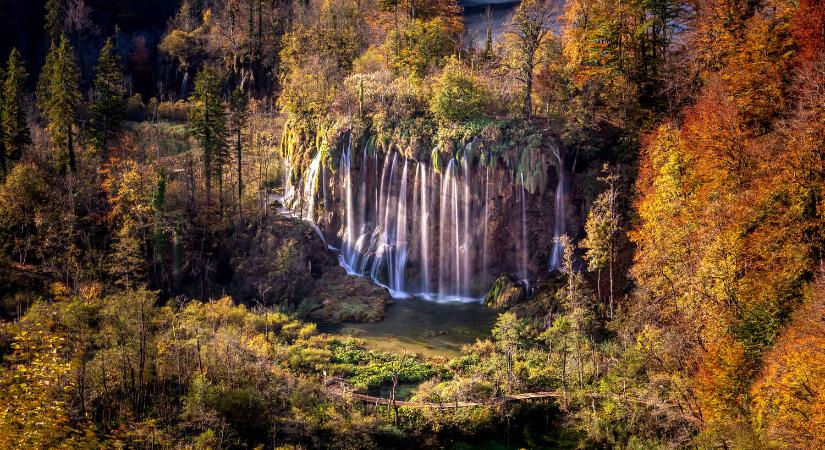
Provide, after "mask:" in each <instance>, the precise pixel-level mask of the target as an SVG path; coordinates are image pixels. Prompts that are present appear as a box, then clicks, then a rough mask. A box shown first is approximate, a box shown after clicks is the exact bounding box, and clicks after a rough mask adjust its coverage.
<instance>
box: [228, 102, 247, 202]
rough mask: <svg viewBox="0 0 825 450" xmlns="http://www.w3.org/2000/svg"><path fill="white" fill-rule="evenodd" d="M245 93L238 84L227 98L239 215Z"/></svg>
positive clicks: (245, 120) (245, 113) (244, 125)
mask: <svg viewBox="0 0 825 450" xmlns="http://www.w3.org/2000/svg"><path fill="white" fill-rule="evenodd" d="M248 107H249V105H248V101H247V97H246V95H244V93H243V90H242V89H241V87H240V86H238V87H237V88H235V90H234V91H232V95H231V96H230V98H229V127H230V131H231V133H232V135H233V136H234V138H235V161H236V164H237V169H238V216H239V217H240V216H241V197H242V196H243V177H242V167H243V166H242V161H243V158H242V157H243V131H244V128H246V124H247V121H248V120H249V109H248Z"/></svg>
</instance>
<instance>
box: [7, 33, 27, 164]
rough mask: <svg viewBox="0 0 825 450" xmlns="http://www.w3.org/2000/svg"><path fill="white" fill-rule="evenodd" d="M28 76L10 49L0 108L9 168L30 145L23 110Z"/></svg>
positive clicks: (14, 50) (14, 51)
mask: <svg viewBox="0 0 825 450" xmlns="http://www.w3.org/2000/svg"><path fill="white" fill-rule="evenodd" d="M28 76H29V74H28V73H27V72H26V68H25V66H24V64H23V58H22V57H21V56H20V52H19V51H18V50H17V49H16V48H14V49H12V51H11V53H10V54H9V61H8V65H7V67H6V74H5V77H4V78H3V95H2V106H0V123H2V128H3V130H2V136H3V137H2V139H3V147H4V148H5V155H4V157H5V160H6V164H7V165H8V166H9V167H10V166H11V162H14V161H16V160H18V159H20V157H21V156H23V149H24V148H25V147H26V146H27V145H29V144H31V135H30V134H29V126H28V123H26V112H25V111H24V109H23V96H24V95H25V89H26V79H27V78H28Z"/></svg>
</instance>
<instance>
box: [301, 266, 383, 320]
mask: <svg viewBox="0 0 825 450" xmlns="http://www.w3.org/2000/svg"><path fill="white" fill-rule="evenodd" d="M389 302H390V296H389V293H387V290H386V289H384V288H382V287H380V286H376V285H374V284H372V283H370V281H369V280H367V279H364V278H359V277H353V276H349V275H347V273H346V271H345V270H344V269H342V268H340V267H334V268H330V269H329V270H327V271H326V272H324V274H323V276H321V278H319V279H318V280H316V281H315V286H314V288H313V290H312V292H311V293H310V294H309V295H307V296H306V298H304V300H303V301H302V302H301V304H300V305H299V306H298V310H297V314H298V316H299V317H303V318H306V319H311V320H316V321H319V322H327V323H339V322H379V321H381V320H382V319H383V318H384V311H385V310H386V307H387V304H388V303H389Z"/></svg>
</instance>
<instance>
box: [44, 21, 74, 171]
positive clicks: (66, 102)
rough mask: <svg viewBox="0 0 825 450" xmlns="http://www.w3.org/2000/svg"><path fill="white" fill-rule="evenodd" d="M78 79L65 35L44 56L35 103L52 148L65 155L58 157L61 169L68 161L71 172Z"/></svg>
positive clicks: (71, 49) (70, 48)
mask: <svg viewBox="0 0 825 450" xmlns="http://www.w3.org/2000/svg"><path fill="white" fill-rule="evenodd" d="M79 76H80V75H79V71H78V68H77V62H76V61H75V57H74V49H73V48H72V46H71V44H69V40H68V39H67V38H66V36H60V40H59V41H57V42H56V43H53V44H52V48H51V50H50V51H49V54H48V55H47V56H46V64H45V65H44V66H43V71H42V72H41V74H40V81H39V83H38V98H37V100H38V103H39V104H40V108H41V109H42V110H43V114H44V115H45V116H46V121H47V122H48V127H47V131H48V132H49V135H50V136H51V139H52V145H53V146H54V147H55V148H56V149H64V150H65V155H61V157H60V158H59V161H60V164H59V165H60V166H61V168H63V167H65V164H66V162H68V167H69V170H70V171H72V172H73V171H75V169H76V161H75V160H76V158H75V152H74V130H73V127H74V122H75V115H76V113H77V108H78V106H79V105H80V91H79V90H78V87H77V84H78V78H79ZM64 158H65V159H64Z"/></svg>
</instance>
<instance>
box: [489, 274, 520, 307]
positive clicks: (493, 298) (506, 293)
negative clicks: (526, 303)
mask: <svg viewBox="0 0 825 450" xmlns="http://www.w3.org/2000/svg"><path fill="white" fill-rule="evenodd" d="M526 296H527V295H526V293H525V290H524V284H523V283H522V282H521V281H519V280H516V279H515V278H513V277H510V276H508V275H502V276H500V277H498V278H497V279H496V281H495V282H494V283H493V286H492V287H491V288H490V292H488V293H487V296H486V297H485V298H484V304H485V305H487V307H488V308H492V309H496V310H501V309H505V308H510V307H513V306H515V305H516V304H518V303H520V302H521V301H522V300H524V299H525V298H526Z"/></svg>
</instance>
